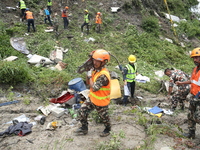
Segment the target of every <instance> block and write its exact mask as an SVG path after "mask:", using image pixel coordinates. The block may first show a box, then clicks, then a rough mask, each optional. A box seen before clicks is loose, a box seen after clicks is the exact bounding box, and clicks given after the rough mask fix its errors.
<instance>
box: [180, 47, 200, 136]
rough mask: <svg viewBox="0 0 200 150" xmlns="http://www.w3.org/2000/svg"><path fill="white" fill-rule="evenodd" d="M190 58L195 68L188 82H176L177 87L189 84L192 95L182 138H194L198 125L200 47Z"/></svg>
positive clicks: (199, 107) (199, 112)
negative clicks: (186, 124)
mask: <svg viewBox="0 0 200 150" xmlns="http://www.w3.org/2000/svg"><path fill="white" fill-rule="evenodd" d="M190 57H191V58H193V61H194V64H195V65H196V67H195V68H194V69H193V72H192V75H191V78H190V80H188V81H183V82H181V81H177V82H176V84H177V85H184V84H190V85H191V89H190V93H191V94H192V97H191V100H190V105H189V113H188V129H189V132H188V133H184V134H183V136H185V137H187V138H192V139H194V138H195V131H196V123H198V124H200V47H198V48H195V49H194V50H192V52H191V55H190Z"/></svg>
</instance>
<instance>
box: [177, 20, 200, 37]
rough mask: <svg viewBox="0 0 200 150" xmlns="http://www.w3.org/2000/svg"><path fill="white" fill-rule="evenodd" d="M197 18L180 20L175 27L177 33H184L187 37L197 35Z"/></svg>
mask: <svg viewBox="0 0 200 150" xmlns="http://www.w3.org/2000/svg"><path fill="white" fill-rule="evenodd" d="M199 26H200V22H199V20H196V19H194V20H192V21H181V22H180V24H179V26H178V27H177V31H178V32H179V34H186V35H187V36H188V38H193V37H198V36H199V35H200V29H199Z"/></svg>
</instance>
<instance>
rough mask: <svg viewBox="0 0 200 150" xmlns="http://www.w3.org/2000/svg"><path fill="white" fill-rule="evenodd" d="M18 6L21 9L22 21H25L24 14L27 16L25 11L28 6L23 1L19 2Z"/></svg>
mask: <svg viewBox="0 0 200 150" xmlns="http://www.w3.org/2000/svg"><path fill="white" fill-rule="evenodd" d="M18 6H19V8H20V9H21V16H20V17H21V19H20V20H22V21H24V18H23V17H24V14H25V11H26V4H25V2H24V1H23V0H19V3H18Z"/></svg>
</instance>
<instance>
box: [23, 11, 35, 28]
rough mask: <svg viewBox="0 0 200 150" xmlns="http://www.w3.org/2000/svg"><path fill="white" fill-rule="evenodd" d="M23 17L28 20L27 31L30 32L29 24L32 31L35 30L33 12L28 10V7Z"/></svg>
mask: <svg viewBox="0 0 200 150" xmlns="http://www.w3.org/2000/svg"><path fill="white" fill-rule="evenodd" d="M24 18H26V20H27V21H28V32H30V26H31V25H32V27H33V31H34V32H35V26H34V17H33V13H32V12H31V11H30V10H29V8H26V12H25V15H24Z"/></svg>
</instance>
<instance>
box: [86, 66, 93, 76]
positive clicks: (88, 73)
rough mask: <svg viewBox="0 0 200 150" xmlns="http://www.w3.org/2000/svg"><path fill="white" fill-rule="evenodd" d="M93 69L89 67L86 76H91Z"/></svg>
mask: <svg viewBox="0 0 200 150" xmlns="http://www.w3.org/2000/svg"><path fill="white" fill-rule="evenodd" d="M93 71H94V69H93V68H92V69H90V70H89V71H88V72H87V76H88V77H92V72H93Z"/></svg>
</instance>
